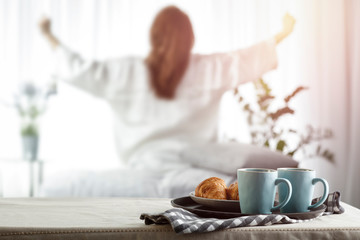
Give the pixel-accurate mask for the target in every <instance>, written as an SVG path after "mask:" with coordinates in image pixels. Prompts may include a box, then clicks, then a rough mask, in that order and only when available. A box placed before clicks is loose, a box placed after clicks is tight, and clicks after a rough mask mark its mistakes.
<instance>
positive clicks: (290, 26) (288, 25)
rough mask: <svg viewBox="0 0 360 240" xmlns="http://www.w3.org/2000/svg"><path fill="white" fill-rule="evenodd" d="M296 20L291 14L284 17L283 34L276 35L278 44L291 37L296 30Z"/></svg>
mask: <svg viewBox="0 0 360 240" xmlns="http://www.w3.org/2000/svg"><path fill="white" fill-rule="evenodd" d="M294 25H295V18H294V17H293V16H291V15H290V14H289V13H286V14H285V15H284V17H283V29H282V31H281V32H279V33H278V34H276V35H275V40H276V43H280V42H281V41H282V40H284V38H286V37H287V36H289V34H290V33H292V31H293V30H294Z"/></svg>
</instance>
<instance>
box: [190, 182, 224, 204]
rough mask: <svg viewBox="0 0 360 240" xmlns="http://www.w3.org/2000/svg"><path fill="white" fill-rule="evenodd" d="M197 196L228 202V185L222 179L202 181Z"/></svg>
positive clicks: (197, 189)
mask: <svg viewBox="0 0 360 240" xmlns="http://www.w3.org/2000/svg"><path fill="white" fill-rule="evenodd" d="M195 196H197V197H203V198H211V199H225V200H226V184H225V181H224V180H223V179H221V178H217V177H211V178H208V179H205V180H204V181H202V182H201V183H200V184H199V185H198V186H197V187H196V189H195Z"/></svg>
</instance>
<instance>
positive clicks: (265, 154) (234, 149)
mask: <svg viewBox="0 0 360 240" xmlns="http://www.w3.org/2000/svg"><path fill="white" fill-rule="evenodd" d="M180 156H181V159H182V160H183V161H186V162H189V163H191V164H192V165H193V166H195V167H201V168H207V169H211V170H216V171H218V172H222V173H226V174H232V175H233V174H236V170H237V169H238V168H271V169H277V168H280V167H297V166H298V162H297V161H295V160H294V159H292V158H291V157H289V156H286V155H283V154H281V153H280V152H274V151H271V150H270V149H268V148H265V147H258V146H255V145H251V144H243V143H235V142H231V143H208V144H201V145H193V146H191V147H188V148H186V149H184V150H183V151H182V152H181V154H180Z"/></svg>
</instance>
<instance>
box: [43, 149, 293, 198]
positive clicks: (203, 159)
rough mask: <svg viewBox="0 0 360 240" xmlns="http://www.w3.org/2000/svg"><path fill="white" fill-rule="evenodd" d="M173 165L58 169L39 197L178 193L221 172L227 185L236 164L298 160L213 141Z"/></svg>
mask: <svg viewBox="0 0 360 240" xmlns="http://www.w3.org/2000/svg"><path fill="white" fill-rule="evenodd" d="M179 155H180V159H181V161H180V162H181V163H182V164H180V165H178V166H177V167H176V168H167V167H166V166H164V167H161V166H158V167H157V168H155V169H147V168H143V169H142V168H130V167H124V168H118V169H111V170H98V171H85V170H77V171H61V172H57V173H56V174H51V175H47V174H46V168H45V174H44V178H43V179H44V181H43V183H42V185H41V188H40V192H39V196H41V197H168V198H174V197H180V196H184V195H187V194H189V193H190V192H191V191H193V190H194V189H195V187H196V186H197V185H198V184H199V183H200V182H201V181H202V180H204V179H206V178H209V177H213V176H216V177H219V178H222V179H224V181H225V182H226V184H227V185H230V184H231V183H233V182H234V181H235V180H236V169H238V168H252V167H262V168H273V169H276V168H278V167H296V166H297V165H298V162H296V161H294V160H293V159H291V158H289V157H287V156H284V155H282V154H280V153H277V152H273V151H270V150H269V149H267V148H261V147H257V146H253V145H249V144H241V143H224V144H218V143H211V144H203V145H196V146H192V147H190V148H187V149H184V150H183V151H182V152H180V153H179Z"/></svg>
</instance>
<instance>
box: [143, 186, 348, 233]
mask: <svg viewBox="0 0 360 240" xmlns="http://www.w3.org/2000/svg"><path fill="white" fill-rule="evenodd" d="M319 199H320V198H317V199H314V200H313V203H315V202H317V201H318V200H319ZM324 204H325V205H326V206H327V208H326V211H325V212H324V214H323V215H329V214H341V213H343V212H344V208H343V207H341V206H340V193H339V192H334V193H330V194H329V196H328V198H327V199H326V201H325V203H324ZM140 219H142V220H145V224H146V225H149V224H168V223H170V224H171V226H172V228H173V229H174V231H175V232H176V233H180V234H183V233H195V232H212V231H217V230H221V229H226V228H235V227H249V226H268V225H272V224H278V223H301V222H307V221H311V220H312V219H307V220H299V219H291V218H289V217H287V216H286V215H282V214H271V215H251V216H243V217H236V218H229V219H218V218H202V217H199V216H198V215H196V214H194V213H191V212H189V211H187V210H184V209H182V208H172V209H169V210H167V211H165V212H163V213H160V214H145V213H143V214H141V216H140Z"/></svg>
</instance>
